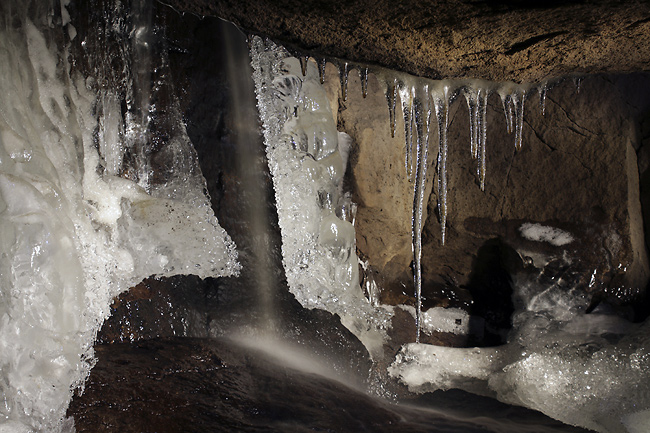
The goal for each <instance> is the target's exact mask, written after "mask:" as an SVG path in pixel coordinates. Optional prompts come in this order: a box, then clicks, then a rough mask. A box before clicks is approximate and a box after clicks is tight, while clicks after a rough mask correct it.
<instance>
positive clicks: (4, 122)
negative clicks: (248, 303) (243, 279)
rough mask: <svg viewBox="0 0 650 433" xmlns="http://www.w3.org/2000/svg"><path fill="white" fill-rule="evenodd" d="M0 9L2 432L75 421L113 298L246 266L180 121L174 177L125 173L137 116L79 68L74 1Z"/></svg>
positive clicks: (66, 426) (61, 427)
mask: <svg viewBox="0 0 650 433" xmlns="http://www.w3.org/2000/svg"><path fill="white" fill-rule="evenodd" d="M64 3H65V2H64ZM0 16H2V17H3V19H2V20H0V251H2V255H1V256H0V431H3V432H4V431H12V432H16V431H47V432H57V431H73V430H74V427H73V422H72V420H65V419H64V418H65V411H66V409H67V406H68V403H69V401H70V399H71V397H72V392H73V391H74V390H75V389H78V388H82V389H83V383H84V381H85V379H86V377H87V375H88V373H89V371H90V369H91V367H92V366H93V364H94V358H93V341H94V338H95V335H96V333H97V330H98V329H99V327H100V326H101V324H102V322H103V320H104V319H105V318H106V317H107V316H108V314H109V306H110V303H111V300H112V298H113V297H114V296H116V295H117V294H119V293H120V292H122V291H123V290H126V289H127V288H129V287H131V286H133V285H135V284H137V283H138V282H140V281H141V280H142V279H143V278H145V277H148V276H150V275H173V274H178V273H192V274H196V275H199V276H201V277H207V276H220V275H230V274H233V273H235V272H237V271H238V264H237V260H236V254H235V247H234V244H233V243H232V241H231V240H230V238H229V237H228V235H227V234H226V233H225V231H224V230H223V229H222V228H221V227H220V226H219V225H218V223H217V220H216V218H215V217H214V214H213V212H212V210H211V208H210V205H209V201H208V198H207V197H206V196H205V194H204V193H203V191H204V188H205V181H204V180H203V178H202V176H201V174H200V170H199V169H198V164H197V161H196V156H195V154H194V150H193V148H192V146H191V143H190V142H189V140H188V139H187V137H186V135H185V133H184V128H177V129H176V131H177V134H176V136H175V137H174V138H172V140H175V142H174V143H171V144H170V149H169V150H168V152H169V157H168V158H167V159H166V161H165V164H164V165H165V167H167V169H168V171H169V170H172V171H173V173H172V175H171V176H170V177H169V178H168V182H158V183H157V184H155V185H153V184H149V183H147V182H146V181H143V180H142V178H141V179H140V181H139V182H135V181H133V180H130V179H127V178H124V177H120V176H116V175H115V171H116V167H117V166H119V164H120V162H121V161H122V160H123V159H124V152H125V151H126V150H127V146H126V145H125V144H124V142H123V141H122V142H118V141H117V140H120V139H121V138H123V134H121V133H120V129H119V127H120V125H121V126H122V127H123V126H124V125H125V124H126V125H127V126H129V120H128V119H125V118H124V117H122V113H121V112H120V105H119V104H113V105H112V107H113V108H114V109H111V108H110V106H111V105H110V104H106V105H105V106H104V107H103V109H102V110H101V111H98V110H97V107H98V104H99V102H98V100H99V97H98V95H97V93H96V92H95V91H94V90H92V88H91V87H90V86H89V85H88V84H90V83H91V82H92V80H87V79H86V78H84V77H81V76H80V75H79V73H72V72H71V65H70V64H69V62H68V51H67V48H66V46H62V45H61V44H62V42H61V41H68V42H66V44H67V43H69V40H70V39H69V38H70V37H71V36H72V37H74V36H75V35H76V32H75V29H74V28H73V27H72V26H71V25H70V24H69V23H68V21H69V19H68V18H67V17H68V15H67V12H66V10H65V4H64V5H63V7H62V8H61V10H50V9H48V6H47V2H35V3H34V4H32V2H14V1H7V2H2V5H0ZM57 18H58V20H59V23H63V24H64V25H65V24H67V25H66V26H65V27H62V26H61V25H56V24H55V23H56V19H57ZM178 122H179V123H181V122H180V116H179V117H178ZM99 124H102V125H103V131H100V132H103V133H97V131H98V129H101V128H98V125H99ZM120 143H121V144H120ZM129 150H130V151H131V152H135V150H134V149H129ZM151 172H152V173H154V171H153V170H152V171H151Z"/></svg>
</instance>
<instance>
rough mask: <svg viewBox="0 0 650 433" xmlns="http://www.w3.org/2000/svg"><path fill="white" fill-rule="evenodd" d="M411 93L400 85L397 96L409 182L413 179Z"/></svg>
mask: <svg viewBox="0 0 650 433" xmlns="http://www.w3.org/2000/svg"><path fill="white" fill-rule="evenodd" d="M413 92H414V89H413V88H412V87H410V86H408V85H405V84H400V86H399V95H400V99H401V101H402V113H403V115H404V142H405V147H404V154H405V158H404V166H405V168H406V176H407V177H408V180H409V181H411V180H412V179H413V155H412V154H413Z"/></svg>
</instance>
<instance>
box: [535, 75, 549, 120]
mask: <svg viewBox="0 0 650 433" xmlns="http://www.w3.org/2000/svg"><path fill="white" fill-rule="evenodd" d="M537 91H538V92H539V106H540V109H541V110H542V116H543V115H544V113H545V112H546V92H547V91H548V85H547V84H546V83H544V84H542V85H541V86H540V87H539V88H538V89H537Z"/></svg>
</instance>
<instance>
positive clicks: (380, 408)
mask: <svg viewBox="0 0 650 433" xmlns="http://www.w3.org/2000/svg"><path fill="white" fill-rule="evenodd" d="M96 351H97V356H98V359H99V361H98V363H97V365H96V366H95V368H94V369H93V371H92V374H91V377H90V379H89V380H88V382H87V383H86V387H85V391H84V393H83V395H82V396H80V397H76V398H75V399H74V401H73V403H72V405H71V406H70V408H69V410H68V415H69V416H73V417H74V420H75V427H76V430H77V432H79V433H82V432H93V433H94V432H121V433H128V432H138V433H145V432H158V433H175V432H307V431H327V432H398V433H401V432H404V433H406V432H458V431H463V432H468V433H470V432H471V433H479V432H497V431H499V432H513V433H514V432H521V431H526V430H525V429H526V428H527V426H529V425H530V424H534V425H535V428H536V429H537V430H535V431H537V432H540V433H543V432H558V431H564V432H575V433H577V432H581V431H583V430H581V429H577V428H572V427H568V426H564V425H562V424H560V423H558V422H556V421H553V420H550V419H548V418H546V417H544V416H543V415H541V414H540V413H537V412H533V411H530V410H526V409H521V408H513V407H509V406H506V405H503V404H500V403H497V402H495V401H493V400H489V399H483V398H480V397H475V396H471V395H468V394H465V393H461V392H452V393H448V397H446V394H444V393H443V394H440V393H437V394H431V395H428V396H424V397H421V398H419V399H418V400H416V401H413V402H412V404H416V405H418V406H420V407H427V406H428V407H438V408H440V410H442V411H444V413H445V415H443V414H442V412H440V411H437V410H435V409H429V410H427V409H418V408H417V406H410V407H409V406H397V405H394V404H390V403H387V402H386V401H383V400H379V399H376V398H373V397H370V396H369V395H367V394H365V393H363V392H360V391H357V390H355V389H352V388H350V387H349V386H346V385H344V384H343V383H341V382H339V381H335V380H332V379H326V378H325V377H322V376H319V375H316V374H314V373H311V372H305V371H299V370H296V369H292V368H288V367H286V366H285V365H282V362H278V361H277V360H273V359H272V358H270V357H268V356H267V355H264V354H261V353H260V352H259V351H257V350H252V349H246V348H243V347H241V346H238V345H237V344H234V343H233V342H231V341H228V340H224V339H216V340H214V339H192V338H172V339H154V340H147V341H142V342H139V343H133V344H131V343H120V344H111V345H99V346H97V347H96ZM304 367H305V368H306V369H307V370H308V369H309V368H311V367H312V366H309V365H304ZM468 401H471V402H472V411H471V415H469V413H470V412H469V410H468V406H469V405H468ZM459 418H460V419H465V421H461V420H460V419H459Z"/></svg>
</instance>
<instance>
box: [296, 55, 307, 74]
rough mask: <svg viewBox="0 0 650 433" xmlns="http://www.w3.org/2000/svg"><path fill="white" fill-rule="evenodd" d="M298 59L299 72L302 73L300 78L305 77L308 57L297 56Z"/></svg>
mask: <svg viewBox="0 0 650 433" xmlns="http://www.w3.org/2000/svg"><path fill="white" fill-rule="evenodd" d="M298 59H300V70H301V71H302V76H303V77H304V76H306V75H307V63H308V62H309V55H304V56H302V55H301V56H298Z"/></svg>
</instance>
